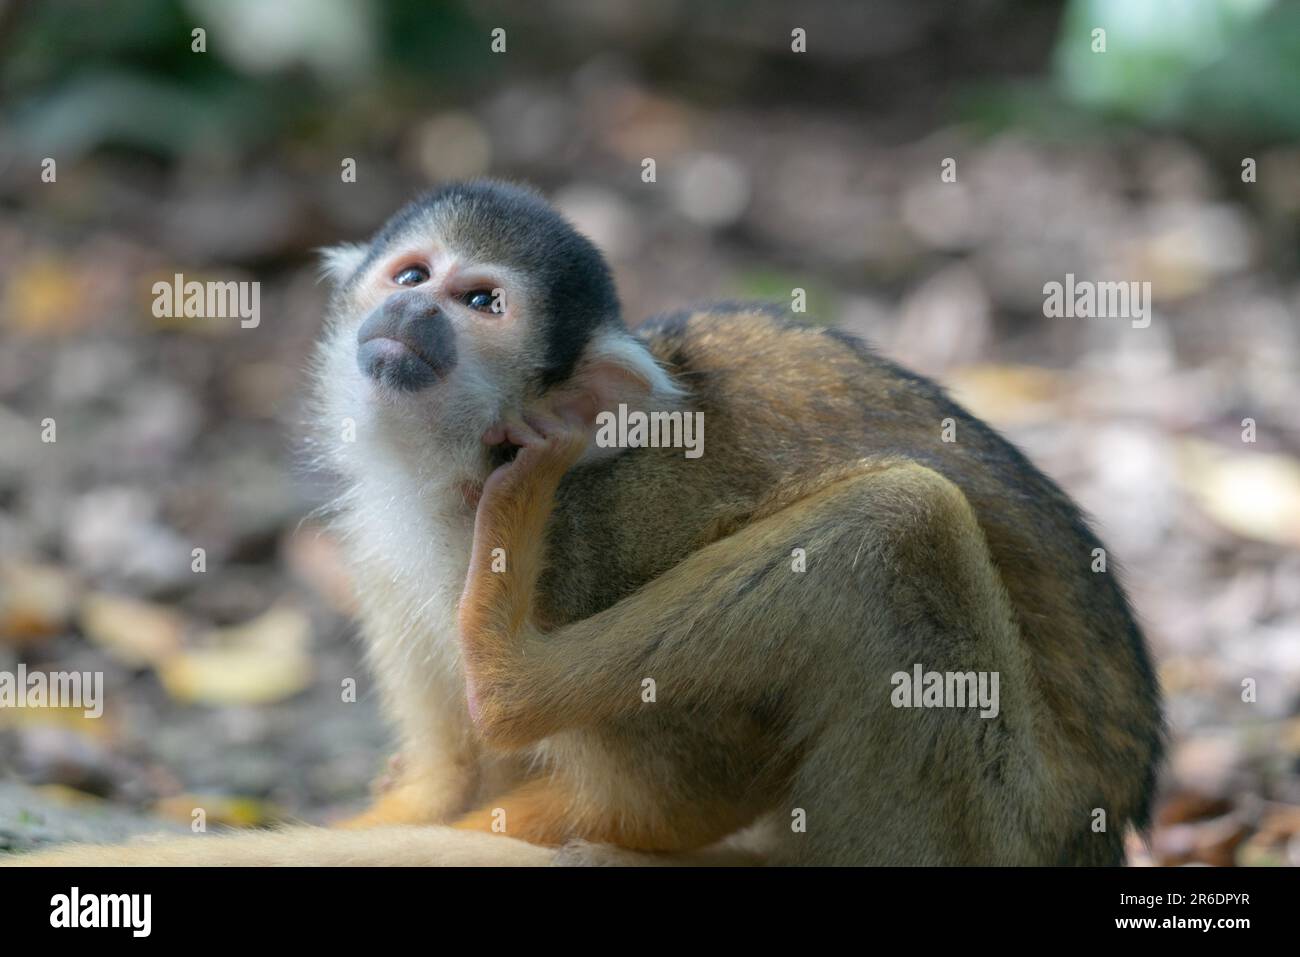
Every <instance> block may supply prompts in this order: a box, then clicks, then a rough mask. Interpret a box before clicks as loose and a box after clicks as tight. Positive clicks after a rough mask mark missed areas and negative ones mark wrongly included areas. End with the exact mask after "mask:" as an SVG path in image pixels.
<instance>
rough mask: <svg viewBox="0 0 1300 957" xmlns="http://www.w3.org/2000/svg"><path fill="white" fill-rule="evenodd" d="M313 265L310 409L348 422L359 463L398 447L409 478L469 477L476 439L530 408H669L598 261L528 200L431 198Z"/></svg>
mask: <svg viewBox="0 0 1300 957" xmlns="http://www.w3.org/2000/svg"><path fill="white" fill-rule="evenodd" d="M324 264H325V271H326V274H327V275H328V276H329V277H330V278H331V279H332V280H333V282H334V294H333V296H332V298H331V300H330V322H329V330H328V333H327V336H326V340H325V343H324V345H323V349H322V356H321V362H320V368H319V372H320V377H319V378H320V394H321V397H322V399H323V400H324V409H323V410H322V412H323V414H324V415H325V416H326V418H327V419H329V418H334V421H335V422H340V423H346V422H348V421H351V422H352V423H353V424H354V425H355V437H354V441H355V443H356V445H357V446H359V448H358V449H357V450H356V451H358V452H360V451H362V450H365V452H364V453H363V454H372V453H375V452H382V451H384V450H387V451H393V450H396V451H398V452H399V453H401V454H402V456H403V458H404V459H405V464H406V466H407V467H408V468H415V469H417V470H419V471H420V472H422V473H425V474H432V472H434V471H437V472H448V473H450V474H451V477H452V478H453V479H459V480H465V479H473V478H475V477H477V476H480V475H481V474H484V473H485V471H486V468H487V467H488V465H490V464H491V462H492V461H493V456H494V454H496V455H498V456H499V454H500V450H493V449H491V448H489V447H485V445H484V441H483V437H484V435H485V434H486V433H487V432H488V431H489V430H490V429H492V428H493V427H494V426H497V425H499V424H501V423H503V422H505V421H508V420H509V419H511V418H512V417H516V418H517V417H520V416H522V415H523V413H524V412H525V411H526V410H527V409H529V408H530V407H540V406H550V407H551V408H552V409H554V410H559V409H564V410H565V411H567V412H569V413H571V414H572V413H575V412H576V414H579V415H582V416H585V417H587V418H588V419H591V420H594V418H595V415H596V413H597V412H598V411H600V410H602V409H605V408H613V407H615V406H616V405H617V403H618V402H620V401H627V402H638V403H639V404H641V405H643V406H644V405H645V404H646V403H647V402H648V401H649V402H654V403H655V404H656V405H657V406H659V407H662V406H663V405H665V404H668V403H671V401H672V400H673V399H675V398H676V397H677V395H678V390H677V388H676V386H675V385H674V384H673V382H672V381H671V379H669V377H668V376H667V374H666V373H665V372H664V371H663V370H662V369H661V368H660V367H659V366H658V365H656V363H655V362H654V360H653V358H652V357H651V356H650V354H649V352H648V351H647V350H646V349H645V347H644V346H643V345H642V344H641V343H640V341H639V340H637V339H636V338H635V337H634V336H632V335H631V334H630V333H629V332H628V331H627V330H626V328H625V327H624V325H623V321H622V317H621V314H620V309H619V302H618V295H617V293H616V291H615V289H614V283H613V279H612V277H611V276H610V272H609V268H608V267H607V266H606V264H605V261H604V259H603V257H602V256H601V254H600V252H599V251H598V250H597V249H596V247H595V246H594V245H592V243H591V242H590V241H589V240H587V239H586V238H585V237H583V236H582V235H580V234H579V233H578V232H577V231H576V230H575V229H574V228H573V227H572V226H571V225H570V224H569V223H568V222H567V221H566V220H565V219H564V218H563V217H562V216H561V215H560V214H559V213H557V212H556V211H555V210H554V209H553V208H552V207H551V206H550V205H548V204H547V203H546V202H545V201H544V200H543V199H542V198H541V197H540V196H538V195H537V194H535V193H533V192H531V191H529V190H526V189H523V188H520V187H517V186H512V185H508V184H504V183H498V182H492V181H477V182H471V183H462V184H453V185H449V186H444V187H441V188H439V189H436V190H433V191H432V192H430V193H427V194H425V195H423V196H421V197H419V198H417V199H416V200H415V201H413V202H412V203H410V204H409V205H407V206H406V207H405V208H403V209H402V210H400V211H399V212H398V213H397V214H396V215H395V216H393V218H392V219H390V220H389V221H388V222H387V223H386V224H385V225H384V226H383V228H381V229H380V230H379V232H378V233H376V234H375V236H374V237H373V239H371V241H370V242H369V244H367V245H346V246H340V247H337V248H334V249H331V250H328V251H326V253H325V256H324ZM335 417H337V418H335ZM332 424H333V423H328V422H327V423H326V427H327V429H328V427H329V426H330V425H332ZM339 451H340V452H342V453H343V455H342V458H343V460H344V463H345V464H346V461H347V460H349V459H351V460H354V461H355V459H356V458H357V456H356V455H355V454H351V452H350V451H349V450H346V449H340V450H339ZM336 458H337V457H336ZM413 459H414V460H413Z"/></svg>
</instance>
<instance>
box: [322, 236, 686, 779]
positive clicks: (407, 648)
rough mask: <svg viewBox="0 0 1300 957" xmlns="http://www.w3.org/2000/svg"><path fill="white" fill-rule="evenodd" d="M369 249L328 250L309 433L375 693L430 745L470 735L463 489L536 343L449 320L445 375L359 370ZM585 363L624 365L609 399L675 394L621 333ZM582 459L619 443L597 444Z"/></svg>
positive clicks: (519, 395) (519, 297) (480, 464)
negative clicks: (334, 509) (461, 632)
mask: <svg viewBox="0 0 1300 957" xmlns="http://www.w3.org/2000/svg"><path fill="white" fill-rule="evenodd" d="M365 255H366V250H365V249H363V248H359V247H358V248H353V249H346V250H338V251H335V252H334V253H332V254H331V255H330V257H329V259H328V261H327V262H328V265H327V269H328V270H329V271H330V273H331V275H334V276H336V277H338V279H337V281H338V282H340V283H344V284H346V285H345V287H344V289H343V290H342V291H341V292H340V294H339V301H338V302H336V303H335V304H334V315H333V320H332V322H331V323H330V324H329V328H328V332H327V333H326V336H325V338H324V340H323V342H322V343H321V346H320V350H319V354H318V361H317V380H318V381H317V423H318V436H317V442H318V447H319V457H320V458H321V459H322V460H323V461H322V464H325V465H328V466H329V467H330V468H331V470H332V471H334V472H335V473H336V474H338V475H339V476H340V477H341V478H342V480H343V482H344V491H343V493H342V494H341V496H340V497H339V500H338V506H339V516H338V519H337V522H336V524H337V527H338V528H339V529H340V531H341V533H342V535H343V539H344V544H345V547H346V550H347V552H348V554H349V557H350V560H351V561H352V563H353V566H354V567H355V568H356V569H357V578H358V581H359V583H361V587H362V590H363V594H361V595H360V596H359V599H360V602H359V604H360V606H361V610H362V618H363V621H362V630H363V634H364V636H365V638H366V641H367V644H368V651H369V654H370V656H371V658H372V660H373V663H374V665H375V672H376V674H377V675H378V676H379V677H380V679H381V680H382V681H383V682H384V683H385V687H384V689H383V691H384V697H385V699H386V701H387V704H388V706H389V710H390V713H392V715H393V716H394V717H395V718H396V719H397V720H398V722H399V724H400V725H402V728H403V733H404V737H405V738H406V739H407V740H408V741H420V742H424V743H425V746H427V743H428V742H429V741H430V740H439V739H441V740H444V741H445V740H448V739H449V738H450V739H454V738H456V737H458V736H461V735H465V734H468V733H469V731H468V713H467V711H466V708H465V706H464V673H463V668H462V665H461V659H460V647H459V642H458V640H457V635H456V610H457V603H458V601H459V598H460V594H461V590H462V588H463V586H464V581H465V577H466V573H467V570H468V563H469V555H470V550H471V546H472V544H473V524H474V513H473V511H472V509H471V507H469V506H468V505H467V504H466V500H465V497H464V492H463V486H464V485H465V484H467V483H468V484H470V485H473V484H478V483H481V482H482V481H484V480H485V479H486V477H487V474H488V470H489V467H490V465H489V460H488V456H487V450H486V449H485V447H484V446H483V443H482V436H483V433H484V432H486V431H487V430H488V429H489V428H490V427H491V426H493V425H495V424H497V423H499V422H500V421H502V419H503V418H504V417H506V416H507V415H517V414H518V413H519V412H520V411H521V410H522V405H523V403H524V401H525V399H526V398H527V396H526V395H525V391H524V390H525V383H524V379H525V375H524V371H525V370H527V369H529V368H535V367H536V366H537V365H539V364H540V361H539V360H540V357H539V356H538V355H535V354H534V353H536V352H537V351H538V350H540V349H541V348H543V347H544V344H543V343H540V342H538V341H536V337H535V336H528V335H525V334H523V331H522V330H520V331H519V333H518V334H515V333H512V332H511V331H510V327H509V326H508V324H503V325H502V327H501V329H500V331H499V332H498V330H496V329H494V328H489V329H488V330H487V331H486V333H485V334H483V335H473V334H470V333H468V332H466V330H465V329H458V331H457V352H458V359H457V363H456V365H455V367H454V368H453V369H452V371H451V372H450V373H449V375H448V376H447V377H446V379H444V380H442V381H440V382H438V383H435V384H434V385H433V386H431V387H429V388H427V389H424V390H420V391H418V392H414V393H402V392H393V391H389V390H387V389H385V388H383V387H380V386H376V385H375V384H374V383H373V382H372V381H371V380H370V379H369V378H368V377H367V376H366V375H364V374H363V373H362V372H361V370H360V369H359V368H358V365H357V359H356V352H357V344H356V331H357V328H358V327H359V325H360V324H361V322H362V321H363V320H364V318H365V316H366V315H367V314H368V313H369V311H370V310H371V309H373V308H375V306H377V305H378V304H379V303H380V302H381V301H382V295H383V294H384V293H382V291H381V292H374V291H373V290H368V289H367V287H366V282H367V280H366V277H365V276H360V277H356V279H355V281H353V282H349V280H351V279H353V277H354V274H355V271H356V268H357V266H358V264H359V263H360V262H361V261H363V259H364V256H365ZM517 288H518V290H519V291H517V292H516V293H515V295H514V296H513V297H512V305H511V308H512V309H514V308H516V307H518V308H519V309H520V314H521V315H527V306H528V296H527V292H528V290H527V287H526V285H525V284H523V283H519V284H517ZM584 369H604V370H606V371H608V370H609V369H614V370H616V371H618V372H619V373H620V374H618V375H615V376H612V377H606V378H605V380H603V381H608V382H613V383H615V384H614V385H613V386H612V387H611V388H612V389H613V390H614V391H612V392H610V393H609V394H606V395H603V396H602V399H603V400H604V401H606V402H608V403H612V404H613V405H614V406H616V405H617V403H618V402H619V401H627V402H628V403H629V404H636V405H646V404H647V403H649V404H652V405H653V406H655V407H665V406H671V405H675V404H677V403H678V402H679V401H680V400H681V397H682V391H681V389H680V388H679V387H678V386H677V385H676V383H675V382H673V380H672V379H671V377H669V376H668V374H667V373H666V372H665V371H664V370H663V369H662V368H661V367H660V366H659V365H658V363H657V362H656V361H655V359H654V357H653V356H652V355H651V354H650V352H649V351H648V349H647V348H646V347H645V345H644V344H643V343H641V342H640V341H639V340H638V339H636V338H635V337H634V336H632V335H631V334H630V333H628V332H627V331H625V330H623V329H621V328H617V327H615V328H611V329H609V330H607V331H604V332H602V333H600V334H599V335H598V336H597V337H596V338H594V339H593V341H592V342H591V343H590V344H589V345H588V348H587V350H586V351H585V353H584V356H583V359H582V362H581V363H580V367H579V373H578V375H577V376H576V377H575V378H576V379H579V380H580V379H581V378H582V375H583V370H584ZM350 435H354V438H352V440H351V441H349V440H347V436H350ZM593 435H594V431H593ZM589 454H590V455H591V456H592V457H594V456H595V455H598V454H619V451H618V450H614V451H612V452H610V451H609V450H597V449H596V447H595V444H594V441H593V443H592V451H591V452H590V453H589ZM431 732H432V733H431ZM412 757H416V756H412Z"/></svg>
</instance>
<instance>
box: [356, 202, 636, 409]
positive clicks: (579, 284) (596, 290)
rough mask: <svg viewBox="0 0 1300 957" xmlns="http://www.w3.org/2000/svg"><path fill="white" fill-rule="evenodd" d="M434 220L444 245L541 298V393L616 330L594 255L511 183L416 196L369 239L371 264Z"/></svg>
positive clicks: (546, 207)
mask: <svg viewBox="0 0 1300 957" xmlns="http://www.w3.org/2000/svg"><path fill="white" fill-rule="evenodd" d="M433 215H436V216H437V217H438V218H439V220H441V221H443V222H444V223H445V227H444V228H445V238H446V240H447V241H448V242H449V243H450V244H452V245H453V246H454V247H456V248H457V249H459V250H461V251H463V252H464V253H466V254H467V255H471V256H474V257H475V258H478V259H482V260H484V261H490V262H497V263H501V264H502V265H506V266H510V267H512V268H515V269H518V270H520V271H523V272H526V273H528V274H529V275H530V276H531V277H532V281H533V282H534V283H535V284H536V285H537V288H538V289H540V290H541V300H542V301H541V303H540V306H541V314H540V315H539V316H537V317H536V319H537V321H538V322H539V323H541V330H540V331H541V335H542V337H543V341H544V343H545V357H546V358H545V367H544V368H543V369H542V370H541V372H540V382H539V385H540V386H541V388H546V387H548V386H550V385H553V384H555V383H557V382H562V381H563V380H564V379H566V378H568V377H569V375H570V374H571V373H572V372H573V367H574V364H575V363H576V362H577V360H578V357H579V356H580V355H581V354H582V350H583V348H584V347H585V346H586V344H587V343H588V342H589V341H590V340H591V337H592V335H593V334H594V333H595V332H596V330H597V329H599V328H600V327H602V326H607V325H621V324H622V317H621V312H620V308H619V302H618V293H617V291H616V290H615V289H614V280H613V278H612V277H611V276H610V272H609V267H608V266H607V265H606V263H605V259H604V257H603V256H602V255H601V254H600V250H598V249H597V248H596V247H595V245H594V244H593V243H592V242H591V241H590V240H589V239H587V238H586V237H585V236H583V235H581V234H580V233H579V232H578V231H577V230H576V229H574V228H573V226H572V225H570V223H569V222H568V221H567V220H566V219H565V218H564V217H563V216H561V215H560V214H559V213H558V212H556V211H555V209H554V208H553V207H552V206H551V205H550V204H549V203H547V202H546V200H544V199H543V198H542V197H541V196H539V195H538V194H537V193H534V192H532V191H531V190H528V189H525V188H523V187H520V186H514V185H512V184H509V183H502V182H497V181H494V180H475V181H473V182H468V183H451V184H448V185H446V186H441V187H439V188H437V189H434V190H430V191H429V192H427V193H425V194H423V195H421V196H418V197H417V198H416V199H414V200H412V201H411V202H410V203H408V204H407V205H406V206H404V207H403V208H402V209H400V210H399V211H398V212H397V213H395V214H394V215H393V217H392V219H390V220H389V221H388V222H387V223H386V224H385V225H384V227H383V228H382V229H381V230H380V231H379V232H378V233H377V234H376V235H375V238H374V240H373V242H372V244H371V251H370V257H371V258H373V257H374V256H376V255H378V254H379V252H380V251H381V250H383V249H384V248H385V247H386V246H387V245H388V244H389V243H391V242H394V241H396V240H397V239H399V237H401V236H402V235H403V234H405V233H406V232H408V231H409V230H411V229H418V228H419V225H420V220H421V219H422V218H424V217H425V216H433Z"/></svg>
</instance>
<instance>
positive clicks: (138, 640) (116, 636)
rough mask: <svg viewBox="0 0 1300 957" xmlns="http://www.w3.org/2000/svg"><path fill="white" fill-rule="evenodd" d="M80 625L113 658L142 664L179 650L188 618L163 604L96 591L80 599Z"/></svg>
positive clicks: (155, 661)
mask: <svg viewBox="0 0 1300 957" xmlns="http://www.w3.org/2000/svg"><path fill="white" fill-rule="evenodd" d="M81 629H82V631H83V632H84V633H85V635H86V637H87V638H88V639H89V640H90V641H92V642H94V643H95V644H96V645H99V647H101V648H103V649H104V650H105V651H107V652H108V653H109V654H111V655H112V656H113V657H114V658H116V659H118V660H119V661H121V662H122V663H124V664H126V665H129V666H130V667H133V668H139V667H143V666H145V665H157V664H158V663H159V662H161V661H164V660H165V659H167V658H170V657H171V656H172V655H174V654H176V653H177V652H179V651H180V648H181V634H182V633H183V632H184V630H185V622H184V621H183V620H182V619H181V617H180V616H179V615H178V614H176V613H175V612H173V611H171V610H169V609H167V608H163V607H162V606H160V605H153V604H150V603H148V602H143V601H139V600H137V599H134V598H126V597H123V596H121V595H110V594H106V593H104V592H94V593H92V594H89V595H87V596H86V597H85V599H84V600H83V601H82V603H81Z"/></svg>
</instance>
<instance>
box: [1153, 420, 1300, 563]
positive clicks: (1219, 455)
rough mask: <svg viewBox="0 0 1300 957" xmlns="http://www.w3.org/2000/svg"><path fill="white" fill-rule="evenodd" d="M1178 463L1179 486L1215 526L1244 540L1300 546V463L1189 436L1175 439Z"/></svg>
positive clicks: (1289, 458) (1275, 455)
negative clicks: (1211, 519) (1222, 527)
mask: <svg viewBox="0 0 1300 957" xmlns="http://www.w3.org/2000/svg"><path fill="white" fill-rule="evenodd" d="M1178 465H1179V478H1180V480H1181V481H1182V483H1183V486H1184V487H1185V488H1186V489H1187V490H1188V492H1189V493H1190V494H1191V496H1192V498H1193V499H1194V500H1195V501H1196V503H1197V504H1198V505H1199V506H1200V507H1201V508H1202V509H1204V510H1205V511H1206V512H1207V513H1208V514H1209V515H1210V516H1211V517H1212V518H1214V519H1215V520H1216V521H1218V522H1219V523H1220V524H1222V525H1224V526H1226V527H1227V528H1228V529H1230V530H1232V531H1233V532H1235V533H1236V534H1238V535H1241V536H1243V537H1245V538H1253V539H1256V540H1258V541H1263V542H1272V543H1274V544H1277V545H1290V546H1300V462H1297V461H1296V460H1295V459H1293V458H1291V457H1290V456H1288V455H1279V454H1275V453H1271V452H1250V451H1243V452H1237V451H1231V450H1228V449H1224V448H1221V447H1219V446H1216V445H1212V444H1210V443H1208V442H1202V441H1199V440H1195V439H1188V440H1185V441H1183V442H1181V443H1179V447H1178Z"/></svg>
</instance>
